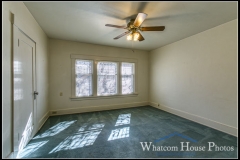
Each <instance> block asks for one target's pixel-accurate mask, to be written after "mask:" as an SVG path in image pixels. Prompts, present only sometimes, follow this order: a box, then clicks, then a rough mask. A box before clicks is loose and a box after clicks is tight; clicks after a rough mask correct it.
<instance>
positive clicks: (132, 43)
mask: <svg viewBox="0 0 240 160" xmlns="http://www.w3.org/2000/svg"><path fill="white" fill-rule="evenodd" d="M132 51H133V52H134V50H133V41H132Z"/></svg>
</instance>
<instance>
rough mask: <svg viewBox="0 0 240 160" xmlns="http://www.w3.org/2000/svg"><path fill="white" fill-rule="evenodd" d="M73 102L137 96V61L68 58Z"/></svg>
mask: <svg viewBox="0 0 240 160" xmlns="http://www.w3.org/2000/svg"><path fill="white" fill-rule="evenodd" d="M71 62H72V79H71V86H72V91H71V97H70V99H72V100H84V99H89V98H90V99H99V98H111V97H123V96H136V95H138V93H137V70H136V69H137V60H136V59H131V58H117V57H104V56H90V55H74V54H72V55H71Z"/></svg>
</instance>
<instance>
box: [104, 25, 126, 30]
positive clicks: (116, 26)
mask: <svg viewBox="0 0 240 160" xmlns="http://www.w3.org/2000/svg"><path fill="white" fill-rule="evenodd" d="M105 26H107V27H115V28H123V29H127V27H126V26H118V25H113V24H105Z"/></svg>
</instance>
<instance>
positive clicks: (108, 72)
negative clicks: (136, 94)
mask: <svg viewBox="0 0 240 160" xmlns="http://www.w3.org/2000/svg"><path fill="white" fill-rule="evenodd" d="M97 74H98V75H97V86H98V89H97V95H113V94H117V63H114V62H98V64H97Z"/></svg>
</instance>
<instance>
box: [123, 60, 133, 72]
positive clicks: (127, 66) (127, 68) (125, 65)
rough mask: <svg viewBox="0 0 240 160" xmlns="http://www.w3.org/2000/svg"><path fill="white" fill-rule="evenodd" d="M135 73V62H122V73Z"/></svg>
mask: <svg viewBox="0 0 240 160" xmlns="http://www.w3.org/2000/svg"><path fill="white" fill-rule="evenodd" d="M132 74H134V63H122V75H132Z"/></svg>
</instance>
